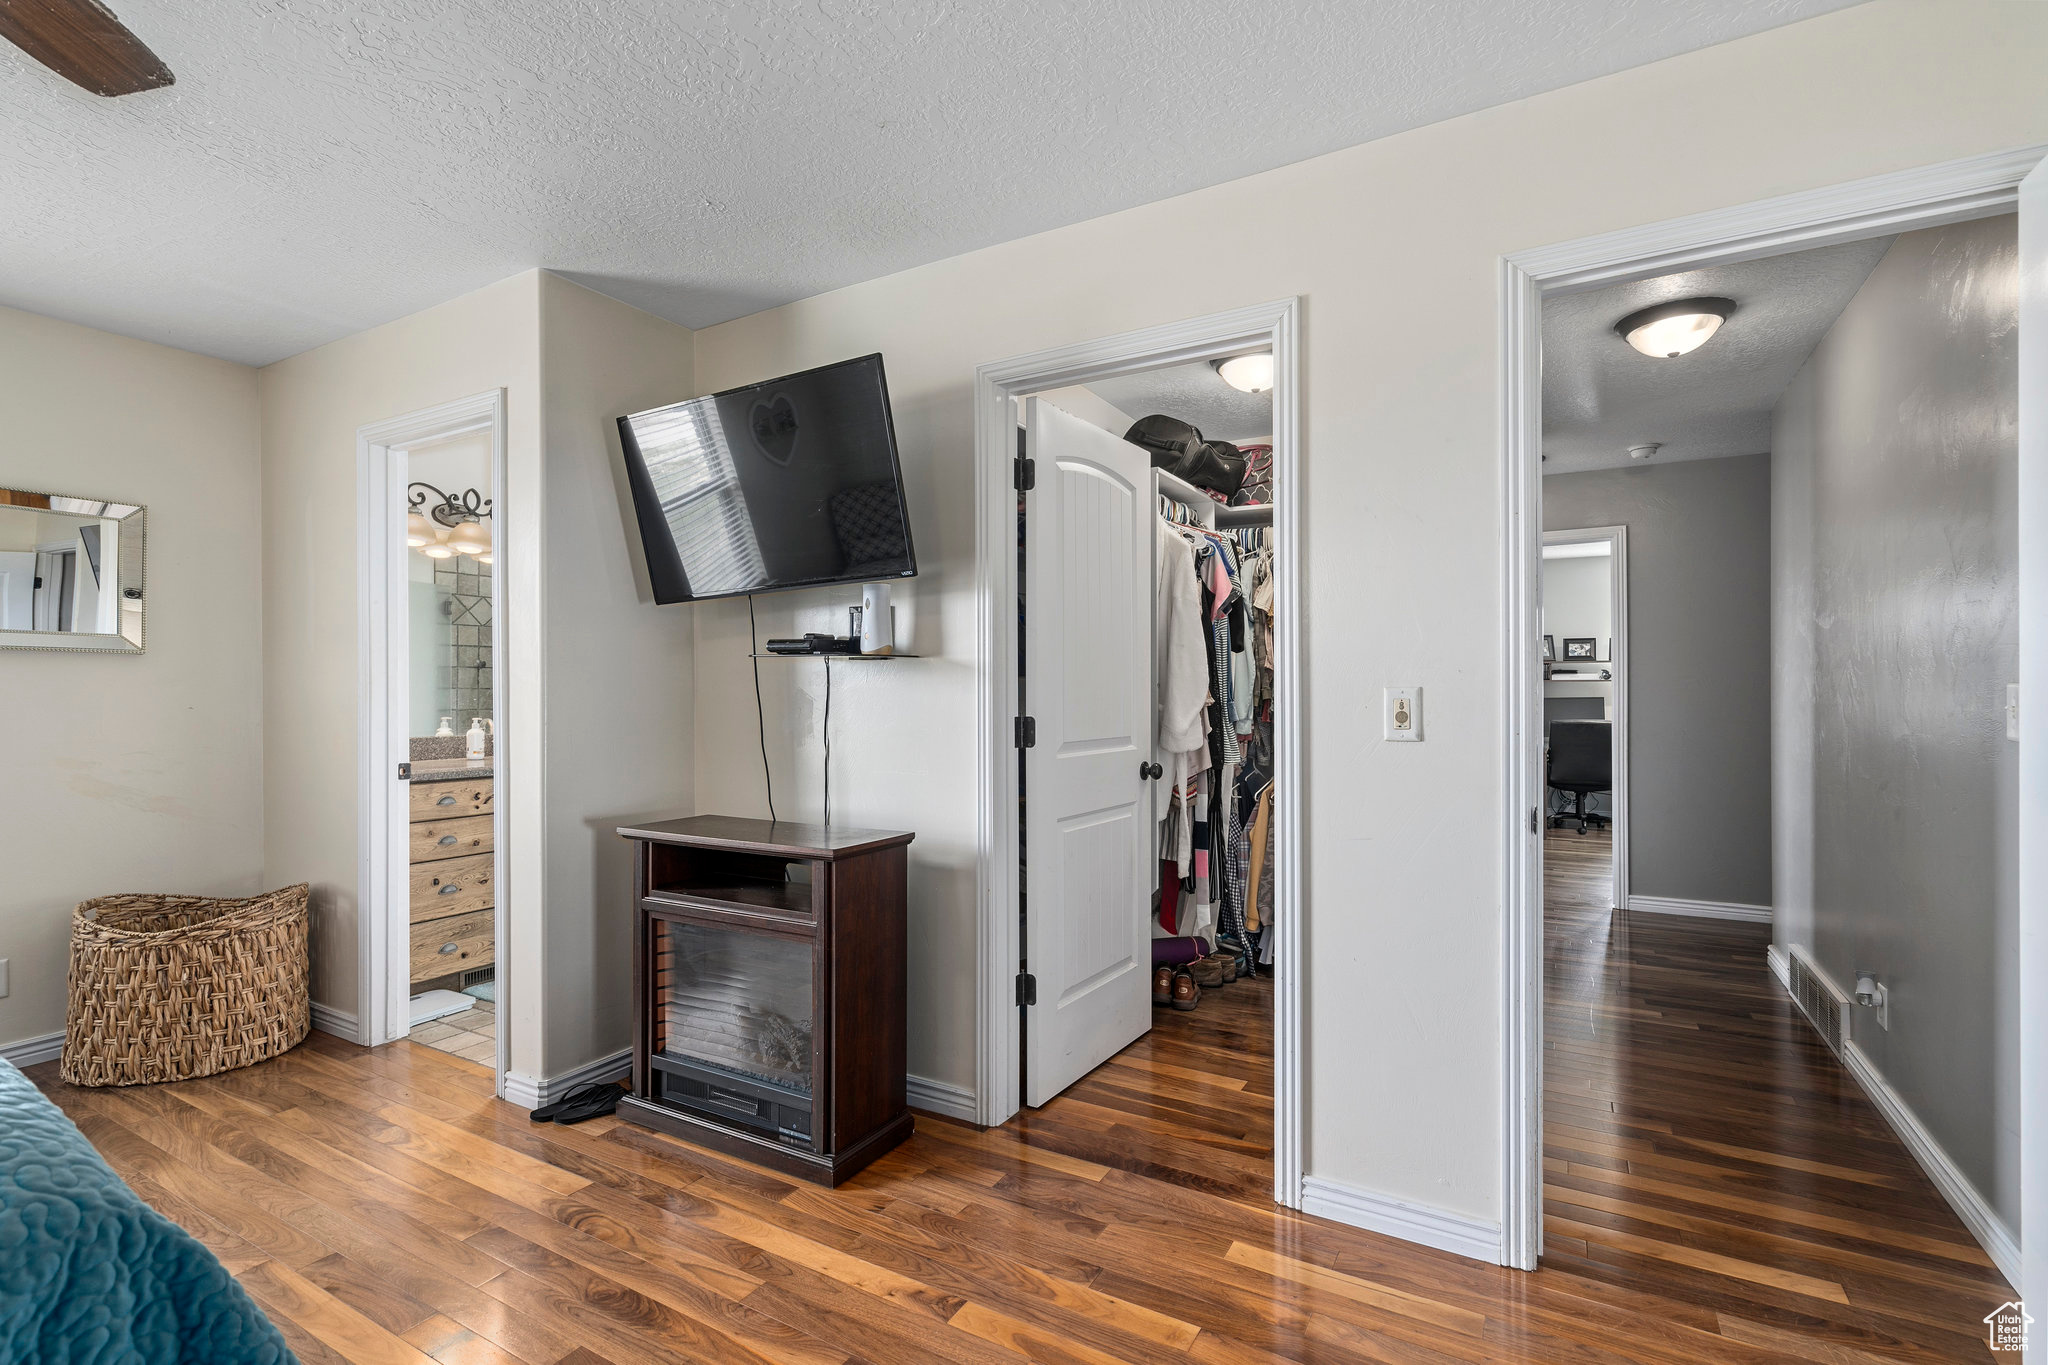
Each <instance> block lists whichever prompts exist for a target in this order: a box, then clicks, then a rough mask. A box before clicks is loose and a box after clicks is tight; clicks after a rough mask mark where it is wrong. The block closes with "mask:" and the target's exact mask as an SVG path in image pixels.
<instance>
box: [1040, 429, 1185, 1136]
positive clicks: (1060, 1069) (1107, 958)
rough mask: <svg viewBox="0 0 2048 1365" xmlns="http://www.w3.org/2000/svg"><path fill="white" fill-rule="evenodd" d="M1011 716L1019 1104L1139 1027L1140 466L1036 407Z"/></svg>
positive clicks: (1142, 862) (1147, 469)
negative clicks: (1017, 777)
mask: <svg viewBox="0 0 2048 1365" xmlns="http://www.w3.org/2000/svg"><path fill="white" fill-rule="evenodd" d="M1025 428H1026V436H1025V454H1026V456H1027V458H1029V459H1031V460H1032V461H1034V462H1035V464H1034V469H1035V474H1036V479H1037V483H1036V485H1035V487H1034V489H1033V491H1032V492H1031V493H1029V494H1028V495H1027V503H1028V505H1027V510H1026V516H1025V533H1026V543H1025V561H1024V584H1025V587H1024V594H1025V600H1024V611H1025V620H1026V630H1025V642H1024V645H1025V652H1024V680H1023V696H1024V701H1023V709H1024V714H1025V715H1027V716H1030V717H1031V718H1032V720H1033V721H1034V722H1035V724H1036V727H1037V738H1036V742H1035V743H1034V744H1033V745H1032V746H1031V747H1030V748H1028V749H1026V750H1025V751H1024V796H1025V815H1024V834H1025V844H1024V862H1025V873H1026V876H1025V892H1024V908H1025V913H1024V933H1025V960H1026V963H1027V964H1028V966H1027V969H1028V970H1029V971H1030V973H1031V974H1032V976H1033V977H1035V978H1036V981H1037V1003H1036V1004H1033V1005H1031V1006H1029V1007H1028V1008H1027V1009H1026V1010H1025V1027H1024V1037H1025V1058H1024V1068H1025V1087H1024V1094H1025V1099H1026V1101H1027V1102H1028V1103H1030V1104H1034V1105H1038V1104H1044V1103H1045V1102H1046V1101H1048V1100H1050V1099H1051V1098H1052V1097H1053V1096H1055V1095H1057V1094H1059V1092H1060V1091H1062V1090H1064V1089H1066V1088H1067V1087H1068V1086H1070V1085H1072V1084H1073V1083H1074V1082H1075V1081H1077V1080H1079V1079H1080V1078H1081V1077H1082V1076H1085V1075H1087V1074H1088V1072H1090V1071H1092V1070H1093V1069H1094V1068H1096V1067H1097V1066H1100V1065H1101V1064H1102V1063H1103V1062H1105V1061H1107V1060H1108V1059H1109V1058H1110V1057H1112V1056H1114V1055H1115V1054H1116V1053H1117V1052H1118V1051H1119V1050H1121V1049H1122V1048H1124V1047H1125V1046H1127V1045H1128V1044H1129V1043H1130V1042H1131V1041H1132V1040H1133V1039H1135V1038H1137V1037H1139V1036H1140V1035H1142V1034H1143V1033H1144V1032H1145V1031H1146V1030H1147V1029H1149V1028H1150V1027H1151V1026H1152V985H1151V980H1152V956H1151V941H1152V935H1151V929H1150V925H1149V924H1148V919H1149V916H1150V911H1151V904H1152V896H1151V889H1152V888H1151V883H1152V878H1153V876H1154V875H1155V872H1156V869H1157V866H1158V864H1157V859H1156V855H1155V851H1154V849H1155V845H1154V830H1153V826H1152V818H1151V812H1152V786H1153V783H1152V780H1151V779H1149V778H1148V777H1147V776H1146V773H1145V766H1146V765H1147V764H1148V763H1150V761H1151V758H1152V728H1153V727H1152V710H1153V707H1152V556H1153V534H1154V532H1153V526H1152V523H1153V519H1154V517H1155V516H1156V515H1157V514H1156V513H1155V512H1154V510H1153V508H1152V506H1151V503H1152V491H1151V489H1152V476H1151V457H1150V456H1149V455H1148V454H1147V453H1146V452H1145V451H1144V450H1141V449H1139V448H1138V447H1137V446H1134V445H1132V444H1130V443H1129V442H1127V441H1123V440H1120V439H1119V438H1117V437H1115V436H1112V435H1110V434H1109V433H1108V432H1106V431H1104V430H1102V429H1101V428H1100V427H1095V426H1091V425H1089V424H1088V423H1086V422H1083V421H1081V420H1080V419H1079V418H1077V417H1072V416H1069V415H1068V414H1066V413H1064V412H1062V411H1060V410H1059V409H1058V408H1055V407H1053V406H1051V405H1050V404H1047V403H1044V402H1041V401H1040V400H1038V399H1036V398H1034V399H1031V400H1030V401H1029V403H1027V405H1026V408H1025Z"/></svg>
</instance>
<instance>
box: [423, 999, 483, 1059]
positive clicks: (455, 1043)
mask: <svg viewBox="0 0 2048 1365" xmlns="http://www.w3.org/2000/svg"><path fill="white" fill-rule="evenodd" d="M406 1037H408V1038H410V1039H411V1040H412V1041H413V1042H415V1043H424V1044H426V1045H427V1046H428V1047H430V1048H433V1049H435V1050H436V1051H438V1052H452V1053H454V1054H455V1055H456V1056H458V1057H462V1058H465V1059H467V1060H469V1061H472V1062H482V1063H483V1064H484V1065H485V1066H492V1065H495V1064H496V1062H497V1055H498V1007H497V1005H496V1004H494V1003H492V1002H491V1001H489V1000H479V1001H477V1002H475V1004H474V1005H473V1006H472V1007H471V1008H469V1009H466V1010H464V1011H463V1012H462V1013H460V1014H450V1015H446V1016H444V1017H442V1018H439V1019H430V1020H428V1021H427V1022H426V1023H424V1024H421V1025H420V1026H419V1027H418V1028H416V1029H414V1030H413V1031H412V1032H411V1033H409V1034H407V1035H406Z"/></svg>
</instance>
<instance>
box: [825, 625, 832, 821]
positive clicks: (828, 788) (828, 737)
mask: <svg viewBox="0 0 2048 1365" xmlns="http://www.w3.org/2000/svg"><path fill="white" fill-rule="evenodd" d="M824 735H825V828H827V829H830V828H832V656H831V655H830V654H827V655H826V656H825V725H824Z"/></svg>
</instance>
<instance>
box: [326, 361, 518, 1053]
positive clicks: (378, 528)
mask: <svg viewBox="0 0 2048 1365" xmlns="http://www.w3.org/2000/svg"><path fill="white" fill-rule="evenodd" d="M505 438H506V428H505V406H504V396H503V393H502V391H496V390H494V391H491V392H488V393H484V394H479V395H477V396H475V397H473V398H468V399H463V400H459V401H457V402H454V403H450V404H446V405H444V406H442V407H439V408H434V409H429V410H427V411H425V412H420V413H414V414H410V415H408V416H405V417H400V418H395V419H393V420H391V421H388V422H382V423H378V424H376V425H374V426H369V427H364V428H362V429H361V431H360V432H359V433H358V438H357V446H358V456H359V459H358V494H359V509H358V510H359V523H358V524H359V527H360V532H361V539H360V544H359V553H360V564H361V569H360V575H359V587H360V592H359V598H358V601H359V603H360V607H359V616H360V628H361V635H360V643H361V670H362V685H361V697H362V716H361V720H362V725H361V728H360V732H359V733H360V735H361V741H360V750H359V755H360V766H361V772H360V778H359V794H360V804H359V821H360V843H361V869H362V870H361V879H360V882H359V889H358V896H359V900H358V904H359V906H360V908H361V913H360V921H359V938H360V956H359V963H360V972H361V983H362V984H361V998H362V1007H361V1011H360V1015H359V1018H360V1019H361V1021H362V1024H361V1026H360V1027H361V1037H360V1039H359V1041H361V1042H363V1043H365V1044H367V1045H370V1046H376V1045H379V1044H382V1043H388V1042H393V1041H396V1040H398V1039H410V1040H411V1041H413V1042H415V1043H418V1044H421V1045H424V1046H427V1047H431V1048H435V1049H436V1050H439V1051H444V1052H448V1053H451V1054H453V1055H457V1056H460V1057H462V1058H464V1059H465V1060H467V1061H472V1062H476V1063H478V1064H480V1065H484V1066H489V1067H491V1068H493V1070H494V1071H495V1073H496V1076H497V1088H498V1092H499V1093H500V1094H502V1093H503V1090H504V1074H505V1055H506V1038H505V1030H504V1028H502V1027H501V1026H500V1022H499V1021H500V1019H501V1017H502V1015H503V1011H504V1009H505V1006H506V1003H507V994H506V993H507V988H508V986H509V985H510V984H511V983H509V982H508V981H507V979H506V972H505V962H506V959H507V957H508V953H507V946H508V945H507V937H508V935H507V924H508V915H507V910H506V897H505V896H504V895H503V894H501V892H502V888H503V886H504V880H505V879H504V876H503V872H504V868H505V865H506V862H507V840H506V838H505V827H506V819H505V811H504V803H503V802H501V801H500V800H498V792H499V791H500V790H502V789H503V787H504V786H505V785H506V781H507V775H508V760H509V759H510V758H511V757H512V756H513V752H514V748H515V746H513V745H512V744H511V743H510V742H509V736H506V735H502V734H500V732H499V718H500V717H502V716H504V715H505V714H506V712H505V697H506V692H507V678H506V670H505V668H504V666H503V664H504V660H505V658H506V653H505V624H504V613H503V612H502V611H501V609H500V608H501V604H502V603H503V600H504V591H503V590H504V585H505V583H506V581H507V577H506V563H505V553H504V551H505V546H504V540H505V537H503V536H502V535H501V534H500V533H499V530H498V528H499V527H500V526H502V525H503V521H502V516H503V512H504V500H503V499H504V494H503V490H504V488H505V457H506V448H505Z"/></svg>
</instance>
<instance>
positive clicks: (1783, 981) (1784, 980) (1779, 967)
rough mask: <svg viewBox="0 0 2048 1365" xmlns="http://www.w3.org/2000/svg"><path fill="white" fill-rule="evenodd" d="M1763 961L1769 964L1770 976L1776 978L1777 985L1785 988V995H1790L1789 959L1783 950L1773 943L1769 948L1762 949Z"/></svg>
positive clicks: (1790, 964) (1790, 963) (1790, 972)
mask: <svg viewBox="0 0 2048 1365" xmlns="http://www.w3.org/2000/svg"><path fill="white" fill-rule="evenodd" d="M1764 959H1765V960H1766V961H1767V962H1769V963H1770V964H1771V975H1772V976H1775V977H1777V978H1778V984H1779V985H1780V986H1783V987H1784V988H1785V993H1786V994H1787V995H1790V994H1791V993H1792V959H1791V957H1790V956H1789V955H1788V954H1787V953H1786V952H1785V950H1784V949H1782V948H1780V947H1779V946H1778V945H1777V944H1775V943H1773V944H1772V945H1771V946H1770V947H1768V948H1766V949H1764Z"/></svg>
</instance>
